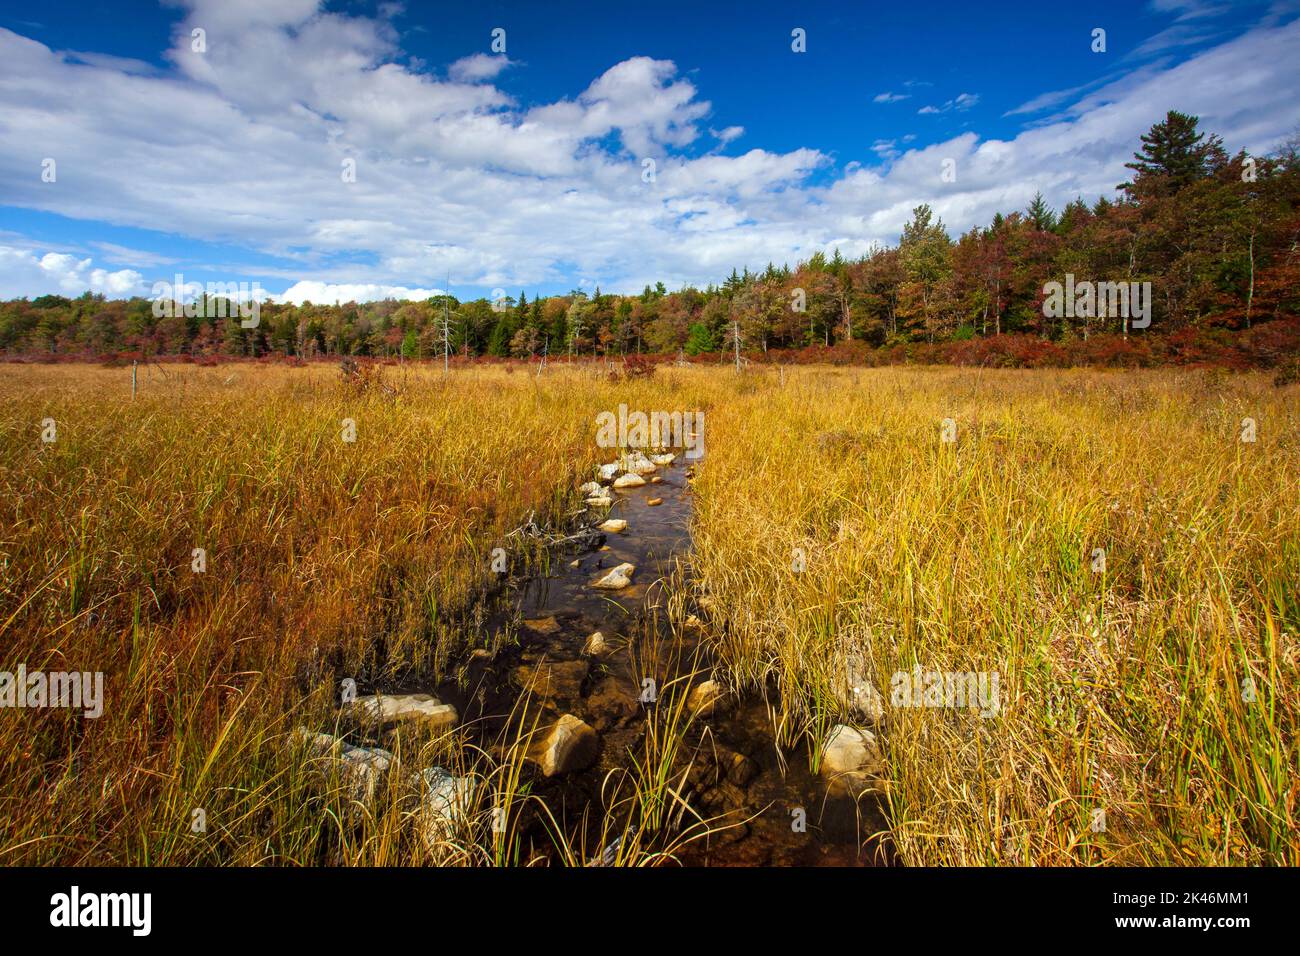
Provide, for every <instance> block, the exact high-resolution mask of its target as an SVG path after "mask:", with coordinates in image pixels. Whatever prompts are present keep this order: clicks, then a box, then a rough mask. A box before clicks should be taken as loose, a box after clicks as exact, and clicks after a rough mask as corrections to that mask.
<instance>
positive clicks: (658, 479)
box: [650, 475, 663, 485]
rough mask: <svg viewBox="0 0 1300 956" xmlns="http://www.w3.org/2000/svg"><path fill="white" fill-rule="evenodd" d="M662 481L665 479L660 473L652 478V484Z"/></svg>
mask: <svg viewBox="0 0 1300 956" xmlns="http://www.w3.org/2000/svg"><path fill="white" fill-rule="evenodd" d="M662 481H663V479H662V478H660V477H659V476H658V475H655V476H654V477H653V478H651V479H650V484H652V485H657V484H659V483H660V482H662Z"/></svg>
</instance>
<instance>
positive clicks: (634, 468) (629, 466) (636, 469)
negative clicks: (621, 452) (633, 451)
mask: <svg viewBox="0 0 1300 956" xmlns="http://www.w3.org/2000/svg"><path fill="white" fill-rule="evenodd" d="M657 467H658V465H656V464H655V463H654V462H652V461H651V460H650V459H649V458H647V457H645V455H641V456H640V457H638V458H630V459H628V461H627V463H626V464H625V465H624V468H625V469H626V470H627V471H629V472H631V473H632V474H634V475H649V474H652V473H653V472H654V470H655V469H656V468H657Z"/></svg>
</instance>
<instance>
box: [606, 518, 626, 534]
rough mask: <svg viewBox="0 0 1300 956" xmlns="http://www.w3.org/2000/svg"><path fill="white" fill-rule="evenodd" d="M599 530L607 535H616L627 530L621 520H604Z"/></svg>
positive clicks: (624, 522)
mask: <svg viewBox="0 0 1300 956" xmlns="http://www.w3.org/2000/svg"><path fill="white" fill-rule="evenodd" d="M600 530H601V531H605V532H607V533H609V534H618V533H619V532H621V531H626V530H627V522H626V521H624V520H623V519H622V518H606V519H605V520H604V521H602V522H601V523H600Z"/></svg>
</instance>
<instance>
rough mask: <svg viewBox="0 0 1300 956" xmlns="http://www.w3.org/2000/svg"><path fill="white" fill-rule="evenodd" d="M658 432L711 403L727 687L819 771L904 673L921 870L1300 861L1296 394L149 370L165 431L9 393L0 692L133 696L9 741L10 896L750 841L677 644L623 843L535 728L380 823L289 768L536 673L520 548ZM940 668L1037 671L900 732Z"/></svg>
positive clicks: (882, 731) (708, 570) (953, 375)
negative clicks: (702, 752)
mask: <svg viewBox="0 0 1300 956" xmlns="http://www.w3.org/2000/svg"><path fill="white" fill-rule="evenodd" d="M624 401H626V402H628V404H629V405H630V406H631V407H639V408H644V409H695V408H707V409H708V427H707V447H708V455H707V458H706V459H705V461H704V462H703V463H702V464H700V465H698V466H697V478H696V481H695V483H694V488H695V493H696V516H695V522H694V554H693V557H692V567H691V575H690V576H689V577H688V576H685V575H677V576H674V577H673V579H672V580H671V581H670V582H669V583H668V585H667V587H666V589H665V591H664V596H665V600H666V603H667V607H668V612H667V613H668V617H669V618H670V619H671V620H672V622H673V626H674V627H678V626H679V625H680V622H681V621H682V620H683V619H684V617H685V616H686V608H687V606H688V604H689V606H690V607H694V606H695V604H694V602H695V601H697V600H698V602H699V608H700V614H701V615H702V616H703V617H704V618H705V624H706V629H705V634H706V639H705V652H706V656H707V660H708V665H709V668H710V676H713V677H716V678H718V679H721V680H723V681H724V682H726V683H727V684H729V685H730V686H731V687H732V688H733V689H734V690H736V691H738V692H743V693H747V694H754V695H758V696H759V697H761V698H762V699H763V701H764V703H765V705H766V707H767V712H768V714H769V717H770V723H771V726H772V731H773V736H774V737H775V739H776V743H777V745H778V754H779V755H785V754H790V753H793V752H794V751H795V749H796V748H797V747H799V746H806V753H807V754H808V758H807V759H808V760H809V762H810V766H811V769H813V770H814V771H815V770H816V769H817V761H818V760H819V759H820V741H821V740H822V739H824V736H825V734H826V732H827V730H828V729H829V727H830V726H832V725H833V724H834V723H836V722H838V721H840V720H843V719H846V717H847V716H848V715H846V714H844V713H842V709H841V704H840V703H839V701H838V698H837V695H836V693H834V688H835V687H837V686H838V682H839V681H840V680H841V678H842V676H843V675H842V671H843V669H844V661H845V659H846V655H851V656H852V657H853V659H855V660H857V661H859V662H861V666H862V667H863V668H864V669H865V670H866V672H867V673H868V674H869V675H871V677H872V678H873V679H874V681H875V684H876V686H877V687H878V688H879V690H880V692H881V693H882V694H883V696H884V698H885V702H886V707H885V717H884V720H883V723H882V725H881V726H880V727H879V728H877V730H878V733H879V736H880V739H881V742H882V745H883V747H884V751H885V756H886V760H887V764H888V774H887V776H888V779H887V781H886V782H885V796H884V798H883V799H884V801H885V811H886V813H887V816H888V823H889V827H890V830H891V839H892V843H893V846H894V847H895V849H896V851H897V855H898V858H899V859H900V860H901V861H902V862H904V863H908V864H913V865H916V864H1110V863H1113V864H1149V863H1160V864H1240V863H1274V864H1295V863H1297V862H1300V850H1298V849H1297V848H1298V847H1300V839H1298V838H1297V822H1296V814H1297V810H1296V798H1297V790H1296V787H1297V785H1296V780H1297V779H1298V778H1300V774H1298V773H1297V770H1298V769H1300V757H1298V755H1297V743H1296V736H1295V735H1296V723H1297V720H1296V714H1297V676H1300V675H1298V674H1297V670H1298V668H1300V650H1298V649H1297V642H1296V635H1297V633H1298V631H1300V596H1298V595H1297V581H1298V580H1300V508H1297V506H1296V488H1297V486H1298V484H1300V482H1298V479H1300V437H1298V436H1300V432H1297V424H1298V423H1300V414H1298V412H1297V392H1296V388H1295V386H1287V387H1283V388H1276V387H1274V386H1272V385H1271V384H1270V383H1269V382H1268V381H1267V380H1265V379H1264V378H1262V377H1259V376H1253V375H1251V376H1228V377H1223V376H1219V377H1216V378H1214V379H1213V380H1211V379H1208V378H1206V377H1205V376H1203V375H1200V374H1198V373H1193V372H1138V373H1101V372H1085V371H1063V372H1012V371H977V370H944V369H927V370H913V369H881V370H844V369H823V368H816V367H808V368H797V369H789V370H781V371H780V372H772V371H767V370H763V369H761V368H757V367H750V368H747V369H746V370H745V371H744V372H742V373H741V374H739V375H737V374H736V373H735V372H733V371H731V370H729V369H660V370H659V371H657V372H656V373H655V374H654V375H653V376H644V377H638V378H636V379H635V380H627V381H619V382H613V381H610V378H609V376H608V375H607V374H606V373H605V371H604V370H603V369H602V368H600V367H593V368H582V367H575V368H566V367H563V366H562V365H561V364H560V363H556V365H554V366H550V367H548V369H547V371H546V373H545V374H543V375H537V376H535V375H515V374H509V373H507V372H504V371H501V370H496V369H490V368H484V369H478V368H475V369H457V370H455V371H454V372H453V374H452V375H451V376H449V377H448V378H447V379H446V380H444V378H443V376H442V373H441V369H436V370H435V369H427V368H418V367H406V368H400V369H391V368H390V369H384V370H383V371H381V372H379V373H378V374H377V375H374V374H371V375H368V378H367V381H366V382H364V383H360V382H356V381H349V380H346V379H344V378H343V377H341V376H340V375H339V373H338V371H337V370H336V369H332V368H322V367H309V368H304V369H280V368H271V367H265V366H254V365H242V364H241V365H235V366H228V367H225V368H217V369H202V368H177V369H175V370H171V371H168V372H167V373H166V375H165V376H164V374H163V373H162V372H160V371H159V372H155V371H154V370H153V369H150V370H148V371H146V372H144V373H142V375H141V388H140V394H139V396H138V397H137V398H136V399H135V400H134V401H132V400H131V396H130V382H129V370H128V371H123V370H107V369H98V368H84V367H83V368H74V367H31V366H6V367H5V368H4V369H3V371H2V372H0V572H2V573H3V577H2V578H0V669H2V670H9V671H13V670H14V669H15V668H16V666H17V665H18V664H19V663H25V664H26V666H27V668H28V669H29V670H36V669H43V670H85V671H92V672H93V671H102V672H104V674H105V697H106V700H105V704H104V715H103V716H102V717H101V718H99V719H98V720H87V719H85V718H83V717H82V716H81V715H80V714H74V713H68V712H66V711H62V710H58V709H45V710H15V711H5V712H3V713H0V862H2V863H6V864H18V863H26V864H48V863H63V864H91V863H101V864H102V863H129V864H208V865H228V864H244V865H255V864H256V865H261V864H280V865H283V864H290V865H320V864H324V865H372V864H411V863H433V864H444V865H449V864H465V865H529V864H530V863H533V862H535V861H536V860H537V859H538V857H537V856H535V854H534V851H535V849H536V848H535V847H534V846H532V845H531V844H530V840H531V839H532V837H531V836H526V833H527V834H533V833H535V827H533V826H532V823H533V822H535V821H537V820H539V819H540V820H541V821H543V826H544V829H546V830H547V831H548V832H549V834H550V840H551V842H552V844H553V847H552V848H553V851H554V852H553V854H552V858H553V859H558V860H559V861H560V862H564V863H568V864H571V865H583V864H586V863H590V862H592V861H593V860H598V861H599V860H600V857H601V855H602V852H603V851H604V850H605V848H607V847H610V846H611V845H613V844H614V841H616V840H617V841H619V842H618V844H617V846H616V847H615V849H614V850H613V852H612V859H611V860H610V861H609V862H610V864H611V865H645V864H652V863H658V862H669V861H671V860H672V859H673V858H674V857H675V854H676V853H677V852H678V851H679V850H680V848H681V847H682V845H683V841H687V840H692V839H695V838H697V837H698V836H700V835H702V834H707V833H708V832H709V831H710V830H716V829H718V828H722V827H725V826H729V825H731V824H730V822H729V821H725V820H705V819H701V818H700V817H699V816H698V815H695V814H694V811H692V810H691V809H690V808H689V806H688V805H687V804H686V803H685V802H684V801H682V800H681V799H680V796H679V788H680V779H679V778H680V774H681V771H680V769H678V768H679V767H680V763H681V756H682V748H683V746H684V744H683V741H684V740H685V735H686V733H687V732H688V731H689V730H690V729H691V727H692V722H691V720H690V719H689V718H688V716H687V715H686V713H685V709H684V708H685V704H684V702H685V699H686V691H687V690H688V688H689V683H690V680H692V679H694V678H691V677H689V676H687V675H691V674H693V672H694V671H695V670H697V669H700V668H702V667H703V663H702V661H703V658H693V659H688V660H676V661H674V660H670V659H669V656H670V655H671V654H672V653H675V652H677V651H676V650H675V648H674V645H673V644H671V643H670V644H669V645H664V644H662V643H655V642H649V643H648V644H646V643H642V644H638V645H636V646H635V648H634V650H633V653H634V654H637V655H640V657H639V658H638V659H637V666H638V667H640V668H642V670H645V672H647V673H648V672H660V671H662V672H663V673H664V674H668V675H672V676H669V677H668V678H667V679H666V680H664V681H663V683H662V684H661V685H660V687H659V695H660V700H659V703H658V705H657V707H656V709H655V710H654V711H653V712H652V713H648V714H647V719H646V742H647V743H646V746H645V747H644V748H643V749H642V750H641V751H639V752H638V753H637V754H634V755H630V759H629V761H628V762H627V764H626V765H625V766H624V768H623V769H621V770H620V771H618V772H617V773H613V774H611V775H610V776H609V777H608V778H607V779H606V780H605V781H604V787H603V791H604V795H603V797H602V802H603V804H604V806H605V807H607V808H612V809H611V810H610V812H605V813H603V816H602V818H601V819H599V820H591V819H588V820H586V821H581V820H570V819H564V818H563V817H560V816H557V815H555V811H554V810H553V808H551V807H548V806H547V804H546V803H545V801H542V800H540V799H539V797H538V795H537V792H536V787H535V781H534V778H533V776H532V774H531V772H530V770H529V769H528V768H527V766H526V761H525V758H524V754H525V751H526V738H525V736H524V735H520V734H515V735H514V736H510V735H507V736H504V737H502V738H501V739H498V740H483V739H481V738H480V737H479V736H478V735H476V731H477V728H474V727H462V728H458V729H457V730H456V731H455V732H452V733H444V734H439V735H432V736H420V735H404V736H402V737H401V738H400V739H399V740H398V741H397V743H396V744H395V749H394V754H395V756H396V757H397V760H398V764H399V766H400V768H401V770H400V772H398V773H395V774H392V775H391V777H392V779H391V785H390V786H388V787H386V788H384V789H383V790H382V791H381V792H380V794H379V795H378V796H377V798H376V800H375V801H373V802H372V803H371V804H369V805H364V804H361V803H358V802H357V801H355V800H353V799H351V797H350V796H349V793H348V787H347V785H346V781H343V780H339V779H333V778H330V777H328V776H326V777H325V778H324V779H322V775H321V773H320V772H319V769H318V768H316V767H314V766H313V765H312V761H311V760H310V759H309V758H308V757H307V756H306V755H304V754H302V753H299V752H296V751H295V750H294V748H292V747H289V746H286V741H287V739H288V735H289V733H290V732H291V731H292V730H293V729H294V728H295V727H307V728H310V729H311V730H322V731H326V732H330V733H336V732H337V733H339V734H348V733H350V731H349V729H348V728H347V727H345V726H341V725H340V724H339V718H338V691H339V681H340V680H341V679H342V678H343V677H352V678H354V679H355V680H356V681H357V682H358V685H359V686H360V687H361V688H362V690H363V692H365V691H366V690H370V689H376V688H378V689H383V688H384V687H385V686H386V685H387V683H388V682H390V681H392V680H393V679H394V677H395V675H398V674H401V675H407V676H409V675H411V674H419V675H424V676H425V678H426V679H428V680H430V681H436V680H440V679H441V678H442V677H444V676H446V675H448V674H450V673H454V670H453V668H454V667H455V666H456V664H457V663H458V662H459V661H461V660H463V658H464V656H465V655H466V654H467V653H468V651H469V650H471V649H473V648H476V647H487V648H488V649H489V650H493V651H495V650H496V649H497V648H498V647H500V646H503V645H507V644H509V643H510V641H511V640H512V639H513V638H512V636H511V634H510V631H509V629H508V628H506V629H505V630H493V629H489V628H488V627H487V626H486V625H485V624H484V619H483V617H482V615H481V614H477V613H476V612H475V608H476V607H479V605H478V603H477V601H478V597H479V596H480V595H481V594H482V593H483V592H484V590H485V589H490V588H492V587H493V586H494V585H495V583H496V582H495V581H494V577H493V575H492V574H491V573H490V571H489V562H490V554H491V551H492V548H494V547H498V546H507V545H508V543H509V539H508V535H509V532H511V531H512V530H514V529H515V528H517V527H519V525H520V523H521V522H523V521H525V520H526V519H527V517H528V516H529V515H532V516H534V517H536V518H539V519H540V520H543V521H547V522H550V523H551V524H552V525H553V526H559V525H561V524H562V523H563V521H564V520H565V519H566V517H567V516H569V515H571V514H572V512H573V510H574V509H575V507H576V506H577V504H578V502H577V500H576V495H575V492H574V489H575V487H576V485H577V483H578V482H580V481H582V480H585V479H586V478H588V477H589V476H590V468H591V466H592V465H594V464H595V463H596V461H597V460H604V459H607V458H608V455H607V454H606V453H604V452H602V451H601V450H600V449H597V448H596V447H595V445H594V440H593V439H594V419H595V415H596V413H597V412H599V411H602V410H607V409H612V408H617V406H618V404H619V403H620V402H624ZM47 417H48V418H53V419H55V420H56V422H57V427H58V437H57V441H56V442H54V443H52V444H44V443H42V442H41V440H40V432H41V426H40V423H41V421H42V419H45V418H47ZM1246 417H1251V418H1253V419H1255V421H1256V422H1257V425H1258V434H1257V440H1256V441H1255V442H1254V443H1243V442H1241V441H1240V440H1239V434H1240V427H1241V420H1242V419H1243V418H1246ZM345 418H350V419H352V420H353V421H354V422H355V423H356V433H357V439H356V442H355V443H345V442H343V441H342V440H341V429H342V427H343V424H342V422H343V419H345ZM945 418H951V419H952V420H953V421H954V422H955V423H956V425H957V438H956V441H955V442H954V443H952V444H945V443H943V442H941V441H940V433H939V428H940V422H941V421H942V420H943V419H945ZM796 547H797V548H800V549H802V550H803V551H804V553H805V554H806V559H807V567H806V570H804V571H802V572H795V571H794V570H793V569H792V563H791V551H792V549H793V548H796ZM195 548H204V549H205V550H206V553H207V570H206V572H205V573H202V574H198V573H194V572H193V571H192V570H191V561H192V552H193V549H195ZM1096 548H1103V549H1105V552H1106V568H1105V571H1104V573H1095V572H1093V570H1092V568H1091V566H1090V555H1091V554H1092V552H1093V550H1094V549H1096ZM511 560H512V566H515V567H516V569H518V568H519V567H523V568H527V567H529V566H537V565H539V564H541V565H543V566H544V563H545V561H546V560H548V552H546V551H545V550H544V549H539V548H532V549H531V550H529V549H527V548H524V547H522V546H520V547H516V548H513V549H511ZM516 562H517V564H516ZM918 665H919V666H920V667H922V668H923V669H924V670H926V671H960V672H966V671H986V672H987V671H997V672H998V673H999V676H1000V691H1001V709H1000V713H999V714H998V715H997V716H996V717H993V718H984V717H981V716H980V715H979V714H978V713H977V712H974V711H972V710H969V709H964V710H959V709H942V708H906V707H899V706H892V705H891V703H890V696H891V693H890V682H891V678H892V675H893V674H895V673H896V672H898V671H910V670H911V669H912V668H914V667H916V666H918ZM646 669H648V670H646ZM1248 689H1249V693H1248V692H1247V690H1248ZM1247 698H1249V699H1247ZM509 726H511V727H513V728H516V729H517V728H519V727H520V726H521V725H520V724H519V722H517V721H516V722H513V723H511V724H510V725H509ZM354 739H355V738H354ZM431 766H441V767H444V768H447V769H448V770H450V771H451V772H453V773H455V774H457V775H461V776H470V777H473V778H474V779H475V781H476V786H475V789H474V796H473V799H472V806H470V807H469V808H468V810H467V813H466V814H465V816H464V818H463V820H462V821H460V822H459V823H458V824H457V826H456V827H454V828H452V829H451V830H449V831H448V832H447V833H445V834H444V835H443V836H442V837H441V838H439V839H437V840H433V841H429V840H425V839H423V838H422V830H421V825H420V824H421V820H420V817H421V804H420V788H419V786H418V785H417V784H416V783H415V782H413V781H412V779H411V776H412V774H414V773H415V772H417V771H418V770H420V769H421V768H425V767H431ZM198 808H201V809H203V810H204V811H205V813H206V818H207V832H206V833H204V834H195V833H193V832H192V831H191V819H192V813H193V811H194V810H195V809H198ZM494 810H496V811H499V812H498V813H495V814H494V813H493V811H494ZM1094 811H1103V812H1104V815H1105V816H1104V819H1105V827H1104V829H1097V828H1096V827H1095V820H1096V817H1095V816H1094ZM588 812H589V813H591V812H595V811H594V810H590V809H589V810H588ZM494 820H499V821H504V826H501V825H498V826H493V825H492V822H493V821H494ZM584 823H585V824H586V825H584ZM593 834H594V836H593ZM606 855H609V854H606ZM601 862H604V861H601Z"/></svg>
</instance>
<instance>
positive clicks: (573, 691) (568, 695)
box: [515, 660, 590, 700]
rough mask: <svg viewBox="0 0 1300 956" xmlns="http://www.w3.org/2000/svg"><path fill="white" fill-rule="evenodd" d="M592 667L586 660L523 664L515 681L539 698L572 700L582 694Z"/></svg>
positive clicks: (516, 671)
mask: <svg viewBox="0 0 1300 956" xmlns="http://www.w3.org/2000/svg"><path fill="white" fill-rule="evenodd" d="M589 669H590V665H589V664H588V663H587V662H586V661H584V660H577V661H541V662H539V663H537V664H522V665H520V666H519V667H518V668H516V669H515V680H517V681H518V682H519V686H521V687H523V688H524V689H525V690H528V691H530V692H532V693H533V694H536V695H537V696H538V697H543V698H547V699H549V698H555V697H560V698H564V699H566V700H572V699H574V698H577V697H579V696H580V695H581V694H582V682H583V681H584V680H586V679H587V671H588V670H589Z"/></svg>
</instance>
